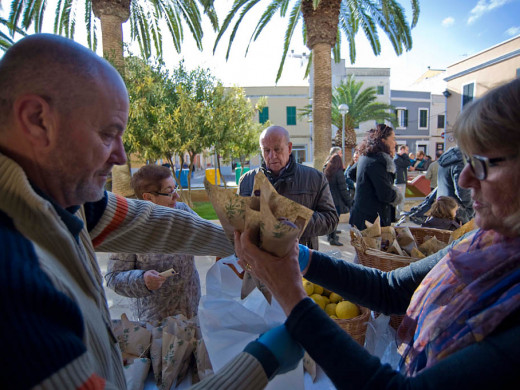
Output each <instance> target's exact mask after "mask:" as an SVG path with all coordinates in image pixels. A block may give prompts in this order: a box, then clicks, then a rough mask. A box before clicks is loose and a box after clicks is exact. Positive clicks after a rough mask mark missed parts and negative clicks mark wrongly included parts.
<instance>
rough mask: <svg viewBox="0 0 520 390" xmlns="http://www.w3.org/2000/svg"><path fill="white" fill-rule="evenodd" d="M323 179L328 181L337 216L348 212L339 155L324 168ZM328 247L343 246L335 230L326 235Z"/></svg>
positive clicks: (344, 182)
mask: <svg viewBox="0 0 520 390" xmlns="http://www.w3.org/2000/svg"><path fill="white" fill-rule="evenodd" d="M325 177H326V178H327V180H328V181H329V188H330V193H331V194H332V200H333V201H334V206H336V211H337V213H338V216H339V215H341V214H345V213H348V211H349V201H350V200H349V197H348V188H347V182H346V181H345V176H344V175H343V162H342V161H341V157H340V156H339V154H335V155H333V156H332V157H331V158H330V160H329V161H328V163H327V165H326V167H325ZM327 237H328V240H329V242H330V245H336V246H343V244H342V243H341V242H339V240H338V235H337V232H336V230H334V231H333V232H332V233H329V234H328V235H327Z"/></svg>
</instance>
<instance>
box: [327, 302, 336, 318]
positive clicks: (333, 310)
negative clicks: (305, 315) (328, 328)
mask: <svg viewBox="0 0 520 390" xmlns="http://www.w3.org/2000/svg"><path fill="white" fill-rule="evenodd" d="M325 313H327V314H328V315H329V316H334V317H336V304H335V303H329V304H328V305H326V306H325Z"/></svg>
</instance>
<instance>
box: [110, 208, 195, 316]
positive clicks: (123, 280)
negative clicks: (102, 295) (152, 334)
mask: <svg viewBox="0 0 520 390" xmlns="http://www.w3.org/2000/svg"><path fill="white" fill-rule="evenodd" d="M175 208H176V209H180V210H183V211H187V212H189V213H192V214H195V212H194V211H193V210H191V209H190V208H189V207H188V206H187V205H186V204H184V203H180V202H178V203H177V204H176V206H175ZM170 268H173V269H174V270H175V271H176V272H177V274H176V275H174V276H170V277H169V278H168V279H166V281H165V282H164V284H163V285H162V286H161V288H159V289H158V290H155V291H150V290H148V288H147V287H146V285H145V283H144V278H143V275H144V273H145V272H146V271H148V270H152V269H154V270H156V271H158V272H163V271H166V270H168V269H170ZM105 280H106V283H107V286H108V287H109V288H111V289H113V290H114V291H115V292H116V293H118V294H120V295H123V296H125V297H129V298H136V299H135V301H134V303H133V314H134V317H135V319H137V320H139V321H144V322H152V323H157V322H158V321H160V320H162V319H163V318H165V317H169V316H173V315H176V314H184V315H185V316H186V317H188V318H191V317H193V316H195V315H197V307H198V305H199V300H200V295H201V291H200V279H199V274H198V272H197V269H196V268H195V262H194V257H193V256H192V255H186V254H155V253H151V254H129V253H115V254H112V255H111V256H110V260H109V262H108V267H107V273H106V275H105Z"/></svg>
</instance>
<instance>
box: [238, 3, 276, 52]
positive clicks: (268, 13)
mask: <svg viewBox="0 0 520 390" xmlns="http://www.w3.org/2000/svg"><path fill="white" fill-rule="evenodd" d="M284 2H285V3H286V1H285V0H282V1H279V0H274V1H272V2H271V4H269V5H268V6H267V9H266V10H265V11H264V13H263V14H262V16H260V20H259V21H258V23H257V25H256V27H255V29H254V31H253V33H252V34H251V38H250V39H249V42H248V44H247V48H246V55H247V53H248V51H249V46H250V45H251V42H252V41H255V40H256V38H258V36H259V35H260V33H261V32H262V30H263V29H264V27H265V26H266V25H267V24H268V23H269V22H270V21H271V18H272V17H273V15H274V14H275V13H276V12H277V11H278V10H279V9H281V7H282V6H283V4H282V3H284Z"/></svg>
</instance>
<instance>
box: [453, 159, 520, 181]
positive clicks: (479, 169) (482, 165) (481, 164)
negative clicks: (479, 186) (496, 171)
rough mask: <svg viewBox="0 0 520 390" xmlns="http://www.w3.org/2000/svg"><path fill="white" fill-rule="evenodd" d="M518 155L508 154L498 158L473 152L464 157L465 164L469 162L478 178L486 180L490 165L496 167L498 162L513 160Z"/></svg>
mask: <svg viewBox="0 0 520 390" xmlns="http://www.w3.org/2000/svg"><path fill="white" fill-rule="evenodd" d="M516 157H517V155H516V154H515V155H514V156H507V157H496V158H487V157H484V156H478V155H476V154H473V155H471V156H468V155H467V154H463V155H462V158H463V159H464V163H465V164H469V166H470V168H471V172H473V174H474V175H475V177H476V178H477V179H478V180H486V178H487V175H488V169H489V168H490V167H494V166H496V165H497V163H499V162H501V161H507V160H512V159H514V158H516Z"/></svg>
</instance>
